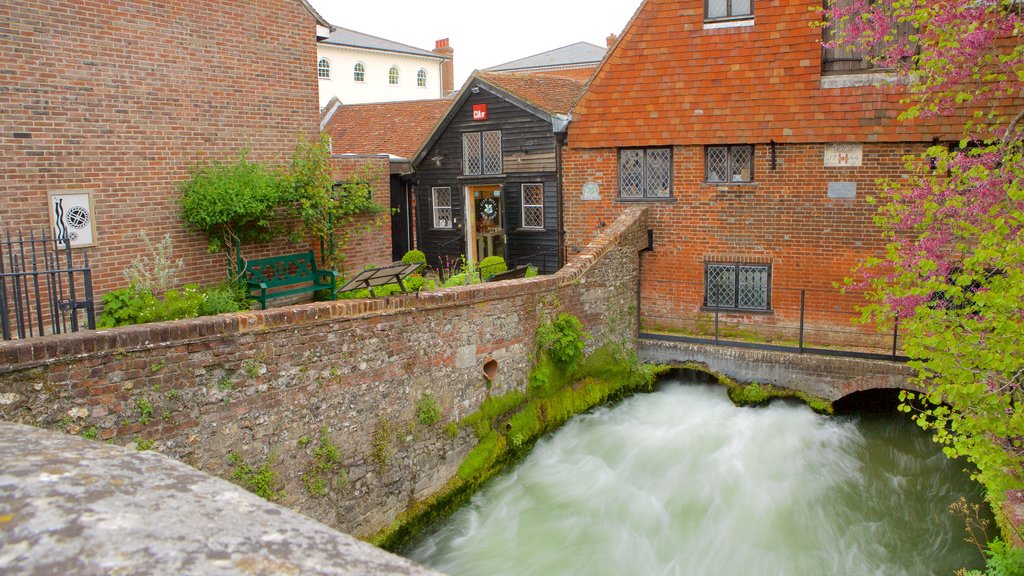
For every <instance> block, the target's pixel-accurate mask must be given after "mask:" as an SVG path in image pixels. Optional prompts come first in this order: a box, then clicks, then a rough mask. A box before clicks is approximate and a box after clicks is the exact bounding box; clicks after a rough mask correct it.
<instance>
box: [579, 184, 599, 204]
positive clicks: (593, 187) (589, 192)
mask: <svg viewBox="0 0 1024 576" xmlns="http://www.w3.org/2000/svg"><path fill="white" fill-rule="evenodd" d="M582 199H583V200H600V199H601V187H600V186H598V185H597V182H587V183H586V184H584V185H583V198H582Z"/></svg>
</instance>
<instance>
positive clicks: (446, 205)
mask: <svg viewBox="0 0 1024 576" xmlns="http://www.w3.org/2000/svg"><path fill="white" fill-rule="evenodd" d="M430 192H431V194H430V195H431V196H432V197H433V198H432V200H433V201H434V228H442V229H445V230H451V229H452V189H451V188H450V187H448V186H436V187H434V188H431V189H430Z"/></svg>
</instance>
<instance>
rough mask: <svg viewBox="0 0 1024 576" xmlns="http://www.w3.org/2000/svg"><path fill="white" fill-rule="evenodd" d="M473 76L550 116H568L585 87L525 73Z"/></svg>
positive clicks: (551, 77)
mask: <svg viewBox="0 0 1024 576" xmlns="http://www.w3.org/2000/svg"><path fill="white" fill-rule="evenodd" d="M473 76H474V77H476V78H479V79H480V80H482V81H484V82H486V83H488V84H491V85H493V86H494V87H496V88H499V89H501V90H504V91H505V92H508V93H509V94H511V95H512V96H515V97H516V98H519V99H520V100H523V101H524V102H526V103H528V104H532V105H533V106H536V107H537V108H539V109H541V110H543V111H544V112H547V113H548V114H565V113H567V112H569V109H570V108H571V107H572V103H573V102H574V101H575V100H576V98H577V97H579V95H580V93H581V92H582V91H583V88H584V86H585V85H586V83H585V82H582V81H580V80H573V79H570V78H562V77H560V76H550V75H546V74H545V75H539V74H526V73H522V72H481V71H476V72H474V73H473Z"/></svg>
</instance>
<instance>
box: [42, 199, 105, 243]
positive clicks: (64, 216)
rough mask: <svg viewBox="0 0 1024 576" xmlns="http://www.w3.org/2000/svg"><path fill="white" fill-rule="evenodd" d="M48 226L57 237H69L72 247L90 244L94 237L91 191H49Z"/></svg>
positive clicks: (94, 221)
mask: <svg viewBox="0 0 1024 576" xmlns="http://www.w3.org/2000/svg"><path fill="white" fill-rule="evenodd" d="M50 226H51V228H53V231H54V235H55V236H56V237H57V238H58V239H63V238H65V237H66V238H69V239H70V240H71V246H72V247H74V248H84V247H86V246H92V245H93V244H94V243H95V238H96V219H95V218H94V217H93V209H92V193H90V192H88V191H85V190H68V191H64V192H50Z"/></svg>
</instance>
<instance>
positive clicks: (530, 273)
mask: <svg viewBox="0 0 1024 576" xmlns="http://www.w3.org/2000/svg"><path fill="white" fill-rule="evenodd" d="M539 273H540V270H539V269H538V268H537V267H536V266H527V267H526V275H525V276H523V277H524V278H533V277H534V276H536V275H537V274H539Z"/></svg>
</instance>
